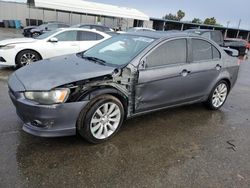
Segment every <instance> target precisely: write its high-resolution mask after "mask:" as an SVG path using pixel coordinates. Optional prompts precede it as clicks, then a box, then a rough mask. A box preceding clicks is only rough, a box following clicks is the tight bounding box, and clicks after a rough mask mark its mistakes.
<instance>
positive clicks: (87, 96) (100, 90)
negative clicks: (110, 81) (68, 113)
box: [77, 86, 128, 114]
mask: <svg viewBox="0 0 250 188" xmlns="http://www.w3.org/2000/svg"><path fill="white" fill-rule="evenodd" d="M102 95H112V96H113V97H116V98H117V99H118V100H119V101H121V103H122V105H123V107H124V112H125V114H127V110H128V97H127V96H126V95H125V94H124V93H122V92H121V91H120V90H118V89H116V88H115V87H112V86H105V87H95V88H92V89H91V90H89V91H88V92H85V93H84V94H83V95H81V96H80V97H79V98H78V99H77V101H83V100H89V101H93V100H95V99H97V98H99V97H100V96H102Z"/></svg>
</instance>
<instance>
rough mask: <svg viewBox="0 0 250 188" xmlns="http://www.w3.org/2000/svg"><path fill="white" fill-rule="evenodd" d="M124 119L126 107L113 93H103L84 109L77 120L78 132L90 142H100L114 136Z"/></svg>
mask: <svg viewBox="0 0 250 188" xmlns="http://www.w3.org/2000/svg"><path fill="white" fill-rule="evenodd" d="M123 119H124V107H123V105H122V103H121V101H120V100H118V99H117V98H116V97H113V96H112V95H102V96H100V97H97V98H96V99H94V100H93V101H91V102H90V104H89V105H88V107H87V108H86V109H83V110H82V112H81V113H80V116H79V118H78V121H77V130H78V133H79V134H80V135H81V136H82V137H83V138H84V139H86V140H87V141H88V142H90V143H94V144H99V143H102V142H105V141H106V140H109V139H110V138H112V137H113V136H114V135H115V134H116V133H117V132H118V131H119V129H120V127H121V125H122V123H123Z"/></svg>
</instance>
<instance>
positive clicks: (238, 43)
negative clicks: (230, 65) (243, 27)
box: [224, 38, 250, 56]
mask: <svg viewBox="0 0 250 188" xmlns="http://www.w3.org/2000/svg"><path fill="white" fill-rule="evenodd" d="M224 46H225V47H229V48H232V49H235V50H238V51H239V55H240V56H244V55H246V54H247V53H248V50H249V47H250V46H249V43H248V42H247V41H246V40H243V39H238V38H226V39H225V40H224Z"/></svg>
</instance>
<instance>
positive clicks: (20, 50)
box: [15, 48, 43, 64]
mask: <svg viewBox="0 0 250 188" xmlns="http://www.w3.org/2000/svg"><path fill="white" fill-rule="evenodd" d="M26 50H30V51H33V52H36V53H37V54H38V55H39V57H40V59H43V57H42V55H41V54H40V53H39V52H38V51H37V50H34V49H30V48H26V49H22V50H20V51H19V52H18V53H17V54H16V56H15V64H17V56H18V55H19V54H20V53H21V52H23V51H26Z"/></svg>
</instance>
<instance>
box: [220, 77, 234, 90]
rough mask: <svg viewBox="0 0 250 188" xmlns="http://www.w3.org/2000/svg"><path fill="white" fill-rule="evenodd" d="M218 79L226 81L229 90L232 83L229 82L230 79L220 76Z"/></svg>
mask: <svg viewBox="0 0 250 188" xmlns="http://www.w3.org/2000/svg"><path fill="white" fill-rule="evenodd" d="M220 81H225V82H226V83H227V86H228V89H229V91H230V90H231V87H232V84H231V82H230V79H228V78H222V79H221V80H220ZM220 81H219V82H220Z"/></svg>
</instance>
